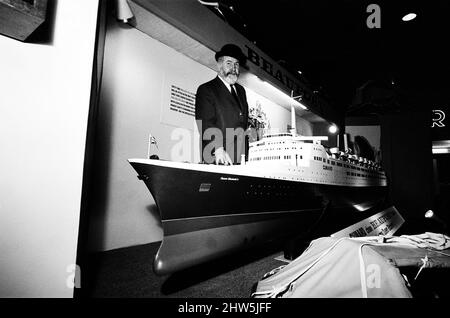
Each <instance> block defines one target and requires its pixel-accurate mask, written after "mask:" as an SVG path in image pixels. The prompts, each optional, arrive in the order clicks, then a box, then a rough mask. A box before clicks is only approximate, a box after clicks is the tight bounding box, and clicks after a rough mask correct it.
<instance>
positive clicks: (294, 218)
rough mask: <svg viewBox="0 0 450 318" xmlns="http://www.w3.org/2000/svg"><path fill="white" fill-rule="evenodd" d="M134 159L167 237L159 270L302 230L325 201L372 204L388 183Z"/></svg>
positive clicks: (359, 205) (363, 206)
mask: <svg viewBox="0 0 450 318" xmlns="http://www.w3.org/2000/svg"><path fill="white" fill-rule="evenodd" d="M130 163H131V165H132V166H133V168H134V169H135V170H136V171H137V173H138V176H139V178H140V179H141V180H143V181H144V182H145V184H146V186H147V187H148V189H149V190H150V192H151V194H152V196H153V198H154V200H155V202H156V205H157V206H158V209H159V213H160V217H161V222H162V226H163V232H164V237H163V241H162V244H161V246H160V249H159V251H158V253H157V255H156V257H155V260H154V271H155V272H156V273H157V274H160V275H163V274H168V273H171V272H175V271H179V270H181V269H184V268H187V267H190V266H193V265H196V264H200V263H203V262H206V261H208V260H212V259H215V258H217V257H220V256H223V255H226V254H228V253H230V252H233V251H236V250H239V249H242V248H246V247H250V246H252V245H258V244H261V243H263V242H264V241H267V240H273V239H277V238H281V237H287V236H290V235H300V234H301V233H305V232H307V231H308V230H309V229H310V228H311V227H312V225H314V224H315V223H316V222H317V220H318V219H319V218H320V216H321V212H322V211H323V209H324V207H325V206H327V205H328V206H330V205H331V206H335V207H349V208H352V209H356V210H359V211H363V210H367V209H370V208H371V207H373V206H375V205H376V204H377V203H379V202H380V200H381V199H382V198H383V197H384V194H385V188H386V187H375V186H371V187H350V186H333V185H325V184H315V183H307V182H298V181H288V180H280V179H273V178H267V177H255V176H252V175H243V174H242V173H237V171H236V168H228V167H222V168H217V166H216V167H215V168H214V169H213V171H207V170H205V169H195V168H194V169H190V168H189V164H185V166H183V165H178V166H170V165H164V164H160V162H158V161H153V160H146V161H145V162H133V161H130ZM192 166H193V167H194V166H203V165H192Z"/></svg>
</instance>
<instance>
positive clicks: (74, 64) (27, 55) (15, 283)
mask: <svg viewBox="0 0 450 318" xmlns="http://www.w3.org/2000/svg"><path fill="white" fill-rule="evenodd" d="M55 10H56V13H55V22H54V35H53V42H52V43H51V44H32V43H22V42H19V41H16V40H13V39H10V38H7V37H4V36H0V91H1V93H0V154H1V155H0V297H72V296H73V289H72V288H68V287H67V282H66V281H67V278H68V277H69V275H70V274H71V273H68V272H66V269H67V267H68V266H69V265H70V264H74V263H75V259H76V248H77V238H78V226H79V214H80V199H81V186H82V173H83V162H84V154H85V153H84V152H85V141H86V128H87V127H86V126H87V116H88V111H89V98H90V89H91V75H92V61H93V55H94V43H95V30H96V21H97V11H98V1H92V0H77V1H71V0H62V1H57V2H56V9H55Z"/></svg>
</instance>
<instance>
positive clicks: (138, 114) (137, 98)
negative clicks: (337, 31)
mask: <svg viewBox="0 0 450 318" xmlns="http://www.w3.org/2000/svg"><path fill="white" fill-rule="evenodd" d="M215 76H216V72H215V71H213V70H211V69H209V68H207V67H205V66H203V65H201V64H199V63H198V62H196V61H194V60H192V59H190V58H188V57H186V56H185V55H183V54H181V53H179V52H177V51H176V50H174V49H172V48H170V47H168V46H166V45H165V44H163V43H161V42H158V41H157V40H155V39H153V38H151V37H149V36H148V35H146V34H144V33H142V32H140V31H138V30H136V29H133V28H129V27H122V26H118V24H117V22H116V21H115V20H113V19H109V23H108V28H107V37H106V43H105V59H104V69H103V82H102V91H101V101H100V107H99V122H98V131H97V137H98V138H97V143H96V159H95V171H96V175H95V180H96V181H95V182H96V189H97V190H96V192H97V193H96V194H95V195H94V197H95V198H96V200H95V201H96V202H95V203H94V205H93V206H92V211H90V215H91V226H90V231H89V241H90V242H89V243H90V248H91V250H94V251H96V250H110V249H115V248H120V247H126V246H133V245H138V244H145V243H150V242H155V241H160V240H161V239H162V235H163V232H162V228H161V225H160V222H159V216H158V214H157V209H156V206H155V204H154V201H153V198H152V196H151V194H150V192H149V191H148V190H147V188H146V187H145V185H144V183H143V182H142V181H140V180H138V179H137V174H136V172H135V171H134V170H133V168H132V167H131V165H130V164H129V163H128V162H127V159H129V158H145V157H146V156H147V142H148V135H149V133H151V134H152V135H153V136H155V137H156V139H157V141H158V147H159V149H158V155H159V156H160V158H162V159H169V160H178V159H179V158H174V156H173V154H172V151H173V149H174V146H175V145H177V144H178V143H179V141H178V140H174V138H173V135H172V133H173V132H174V131H175V130H176V129H177V127H178V126H179V125H176V124H175V122H176V121H177V120H174V123H173V124H168V122H169V121H167V120H161V119H162V118H163V117H164V116H162V109H164V108H166V107H167V98H166V97H167V92H168V83H169V84H170V83H176V84H178V85H181V86H182V87H183V88H186V89H188V90H189V91H191V92H193V93H195V91H196V89H197V87H198V86H199V85H200V84H201V83H203V82H206V81H208V80H210V79H212V78H214V77H215ZM247 92H248V95H249V97H250V98H249V99H250V100H253V99H254V98H259V99H260V100H261V101H263V102H262V104H263V105H262V106H263V109H264V110H265V111H266V112H267V113H268V114H270V116H271V119H272V121H273V122H272V124H273V125H275V126H278V125H279V126H280V127H282V128H284V129H285V128H286V124H287V123H289V122H290V114H289V112H288V111H286V110H285V109H284V108H282V107H280V106H278V105H276V104H273V103H271V102H270V101H268V100H267V99H265V98H263V97H262V96H259V95H257V94H256V93H253V92H251V90H250V89H249V88H247ZM252 98H253V99H252ZM185 119H186V120H185V121H184V122H183V120H180V121H179V122H180V123H182V124H180V125H182V126H183V127H184V128H186V129H191V130H192V132H193V130H194V128H196V126H195V121H194V117H192V118H190V119H189V117H186V118H185ZM189 120H190V121H189ZM283 121H286V123H283ZM301 121H302V120H301V119H299V122H301ZM305 126H306V125H305ZM303 129H304V130H305V131H306V132H308V131H311V128H310V127H306V128H303ZM194 142H198V137H196V138H195V137H194V136H193V135H192V142H190V143H191V144H193V143H194ZM189 148H190V149H192V148H191V147H189ZM186 159H187V161H191V162H198V161H199V152H195V153H194V154H191V156H188V158H186Z"/></svg>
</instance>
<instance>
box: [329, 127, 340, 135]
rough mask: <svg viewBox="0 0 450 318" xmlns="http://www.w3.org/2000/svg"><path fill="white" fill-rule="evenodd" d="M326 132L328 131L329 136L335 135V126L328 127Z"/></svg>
mask: <svg viewBox="0 0 450 318" xmlns="http://www.w3.org/2000/svg"><path fill="white" fill-rule="evenodd" d="M328 131H329V132H330V133H331V134H335V133H337V131H338V128H337V126H336V125H330V126H329V127H328Z"/></svg>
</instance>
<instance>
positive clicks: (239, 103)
mask: <svg viewBox="0 0 450 318" xmlns="http://www.w3.org/2000/svg"><path fill="white" fill-rule="evenodd" d="M230 86H231V95H233V97H234V99H235V100H236V103H237V104H238V105H239V108H241V109H242V107H241V102H240V101H239V97H238V96H237V93H236V89H235V87H234V85H230Z"/></svg>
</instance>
